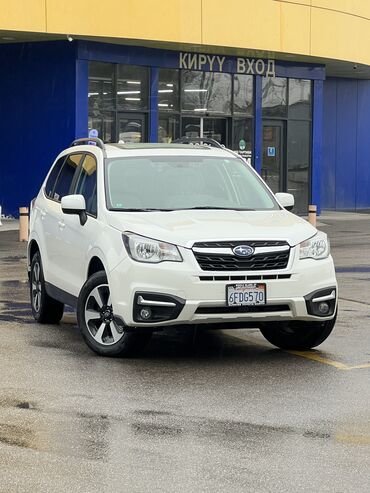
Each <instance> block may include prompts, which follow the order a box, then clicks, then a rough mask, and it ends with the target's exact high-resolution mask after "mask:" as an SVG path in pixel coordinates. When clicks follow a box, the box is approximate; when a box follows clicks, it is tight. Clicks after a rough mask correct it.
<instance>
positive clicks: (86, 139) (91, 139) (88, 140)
mask: <svg viewBox="0 0 370 493" xmlns="http://www.w3.org/2000/svg"><path fill="white" fill-rule="evenodd" d="M92 142H94V144H95V145H96V146H97V147H99V148H100V149H101V150H102V151H103V154H104V155H105V144H104V142H103V141H102V140H101V139H99V138H98V137H83V138H82V139H76V140H74V141H73V142H72V143H71V145H70V146H69V147H74V146H81V145H84V143H85V145H89V144H90V143H92ZM90 145H91V144H90Z"/></svg>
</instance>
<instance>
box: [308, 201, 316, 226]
mask: <svg viewBox="0 0 370 493" xmlns="http://www.w3.org/2000/svg"><path fill="white" fill-rule="evenodd" d="M316 213H317V206H316V205H313V204H310V205H309V206H308V222H309V223H310V224H312V226H314V227H315V228H316Z"/></svg>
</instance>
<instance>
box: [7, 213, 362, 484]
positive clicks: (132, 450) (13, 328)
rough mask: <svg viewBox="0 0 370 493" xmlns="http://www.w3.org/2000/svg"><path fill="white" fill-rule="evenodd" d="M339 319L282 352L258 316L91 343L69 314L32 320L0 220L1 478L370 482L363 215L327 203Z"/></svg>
mask: <svg viewBox="0 0 370 493" xmlns="http://www.w3.org/2000/svg"><path fill="white" fill-rule="evenodd" d="M320 229H323V230H324V231H326V232H327V233H328V234H329V236H330V238H331V242H332V252H333V255H334V258H335V260H336V266H337V272H338V279H339V284H340V313H339V317H338V322H337V325H336V328H335V330H334V332H333V333H332V335H331V336H330V337H329V339H328V340H327V341H325V342H324V343H323V344H322V345H321V346H320V348H318V349H317V350H315V351H312V352H309V353H307V354H301V353H298V354H292V353H289V352H285V351H281V350H278V349H275V348H273V347H272V346H271V345H269V344H268V343H267V342H266V341H265V340H264V339H263V338H262V336H261V335H260V334H259V331H258V330H253V329H250V330H233V331H227V332H226V331H224V332H195V333H194V332H192V333H185V334H184V333H163V334H158V335H155V336H154V337H153V340H152V342H151V344H150V346H149V347H148V349H147V350H146V352H145V353H144V354H143V356H142V357H141V358H138V359H126V360H125V359H109V358H102V357H98V356H96V355H95V354H94V353H92V352H91V351H90V350H89V349H88V348H87V346H86V345H85V344H84V343H83V341H82V340H81V338H80V335H79V333H78V329H77V326H76V322H75V316H74V314H73V313H71V312H69V313H66V314H65V316H64V319H63V322H62V323H61V324H60V325H57V326H47V325H37V324H35V323H34V322H33V319H32V317H31V312H30V306H29V302H28V285H27V282H26V259H25V250H26V246H25V244H21V243H18V242H17V241H16V239H17V237H16V232H15V231H1V228H0V492H24V491H27V492H64V491H71V492H80V491H81V492H140V493H141V492H221V491H222V492H243V493H245V492H261V493H265V492H266V493H267V492H335V493H347V492H356V493H358V492H361V493H362V492H364V493H365V492H369V491H370V311H369V308H370V262H369V258H370V215H366V214H335V213H331V214H325V216H323V217H322V218H321V219H320Z"/></svg>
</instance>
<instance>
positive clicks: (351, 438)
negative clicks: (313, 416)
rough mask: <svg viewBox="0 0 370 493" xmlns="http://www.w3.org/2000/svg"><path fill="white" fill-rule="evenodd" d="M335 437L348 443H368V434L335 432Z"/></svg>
mask: <svg viewBox="0 0 370 493" xmlns="http://www.w3.org/2000/svg"><path fill="white" fill-rule="evenodd" d="M335 438H336V439H337V440H338V441H339V442H345V443H350V444H352V445H369V444H370V436H366V435H365V436H363V435H350V434H347V433H337V434H336V435H335Z"/></svg>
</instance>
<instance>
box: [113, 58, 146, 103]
mask: <svg viewBox="0 0 370 493" xmlns="http://www.w3.org/2000/svg"><path fill="white" fill-rule="evenodd" d="M148 94H149V70H148V68H147V67H137V66H135V65H118V78H117V107H118V109H119V110H133V111H138V110H147V109H148V107H149V104H148V99H149V98H148Z"/></svg>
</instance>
